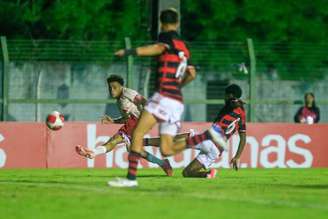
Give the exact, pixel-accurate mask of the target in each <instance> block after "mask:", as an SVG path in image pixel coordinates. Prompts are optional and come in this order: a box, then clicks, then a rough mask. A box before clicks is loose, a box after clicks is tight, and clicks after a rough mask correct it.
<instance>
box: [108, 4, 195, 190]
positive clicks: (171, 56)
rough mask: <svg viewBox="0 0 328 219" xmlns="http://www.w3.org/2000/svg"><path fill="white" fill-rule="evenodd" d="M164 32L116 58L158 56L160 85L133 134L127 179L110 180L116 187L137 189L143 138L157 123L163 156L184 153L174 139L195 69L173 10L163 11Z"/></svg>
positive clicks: (120, 52)
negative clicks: (182, 90)
mask: <svg viewBox="0 0 328 219" xmlns="http://www.w3.org/2000/svg"><path fill="white" fill-rule="evenodd" d="M160 22H161V30H162V32H161V33H160V34H159V37H158V42H157V43H155V44H152V45H148V46H142V47H138V48H136V49H129V50H119V51H117V52H116V53H115V55H117V56H120V57H123V56H127V55H137V56H157V58H158V65H159V66H158V70H157V76H158V86H157V88H158V89H157V92H156V93H155V94H154V95H153V96H152V97H151V98H150V100H149V101H148V103H147V105H146V107H145V110H144V111H143V113H142V115H141V118H140V120H139V121H138V125H137V127H136V129H135V130H134V132H133V137H132V146H131V151H130V153H129V156H128V160H129V168H128V175H127V179H120V180H114V181H109V182H108V184H109V185H110V186H114V187H132V186H137V185H138V183H137V181H136V173H137V165H138V162H139V159H140V157H141V156H140V153H141V152H142V151H143V137H144V135H145V134H146V133H148V132H149V131H150V130H151V129H152V128H153V127H154V126H155V125H156V124H157V123H159V129H160V130H159V131H160V139H161V140H160V148H161V153H162V154H163V155H164V156H168V155H173V154H175V153H178V152H179V151H181V150H183V149H184V148H185V146H183V145H182V146H183V148H179V147H178V146H176V147H173V145H174V144H175V142H174V137H175V135H176V134H177V133H178V131H179V128H180V119H181V116H182V113H183V110H184V105H183V98H182V92H181V88H182V87H183V86H185V85H186V84H188V83H189V82H191V81H192V80H194V78H195V77H196V70H195V68H194V67H193V66H192V65H190V64H188V60H189V59H190V52H189V49H188V48H187V46H186V44H185V42H184V41H183V40H182V39H181V38H180V36H179V35H178V33H177V29H178V26H179V15H178V13H177V11H176V10H174V9H166V10H163V11H162V12H161V14H160Z"/></svg>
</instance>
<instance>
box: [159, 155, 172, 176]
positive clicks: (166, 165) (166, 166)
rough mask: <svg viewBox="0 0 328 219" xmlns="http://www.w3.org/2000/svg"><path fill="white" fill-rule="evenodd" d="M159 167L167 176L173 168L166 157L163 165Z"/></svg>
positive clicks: (170, 174)
mask: <svg viewBox="0 0 328 219" xmlns="http://www.w3.org/2000/svg"><path fill="white" fill-rule="evenodd" d="M161 168H162V169H163V170H164V172H165V173H166V175H167V176H173V169H172V167H171V164H170V162H169V160H168V159H165V160H164V164H163V166H161Z"/></svg>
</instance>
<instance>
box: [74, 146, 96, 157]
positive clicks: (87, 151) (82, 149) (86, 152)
mask: <svg viewBox="0 0 328 219" xmlns="http://www.w3.org/2000/svg"><path fill="white" fill-rule="evenodd" d="M75 151H76V153H78V154H79V155H81V156H82V157H86V158H89V159H93V158H95V155H94V152H93V151H92V150H90V149H88V148H87V147H83V146H81V145H77V146H76V147H75Z"/></svg>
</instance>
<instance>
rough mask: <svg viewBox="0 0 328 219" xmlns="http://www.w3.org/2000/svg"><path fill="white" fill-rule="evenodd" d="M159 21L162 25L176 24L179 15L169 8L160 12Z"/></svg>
mask: <svg viewBox="0 0 328 219" xmlns="http://www.w3.org/2000/svg"><path fill="white" fill-rule="evenodd" d="M159 20H160V21H161V22H162V23H163V24H176V23H178V21H179V14H178V12H177V11H176V10H175V9H174V8H169V9H165V10H163V11H161V14H160V16H159Z"/></svg>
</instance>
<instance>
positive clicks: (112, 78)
mask: <svg viewBox="0 0 328 219" xmlns="http://www.w3.org/2000/svg"><path fill="white" fill-rule="evenodd" d="M111 82H117V83H119V84H120V85H122V86H124V79H123V78H122V77H121V76H119V75H110V76H109V77H108V78H107V83H108V84H110V83H111Z"/></svg>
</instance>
